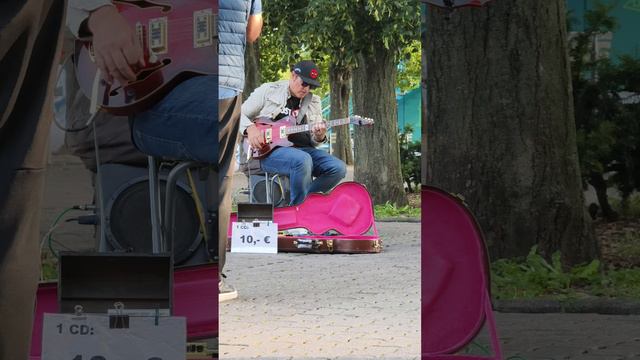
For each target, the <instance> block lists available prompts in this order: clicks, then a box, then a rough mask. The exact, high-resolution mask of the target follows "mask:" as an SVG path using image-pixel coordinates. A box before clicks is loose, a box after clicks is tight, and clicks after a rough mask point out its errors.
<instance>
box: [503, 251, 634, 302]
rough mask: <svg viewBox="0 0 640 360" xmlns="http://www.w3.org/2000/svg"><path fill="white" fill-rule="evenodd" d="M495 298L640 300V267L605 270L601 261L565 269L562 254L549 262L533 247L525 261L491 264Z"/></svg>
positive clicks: (558, 254) (509, 260)
mask: <svg viewBox="0 0 640 360" xmlns="http://www.w3.org/2000/svg"><path fill="white" fill-rule="evenodd" d="M491 276H492V278H491V287H492V295H493V297H494V298H495V299H531V298H547V299H556V300H570V299H577V298H581V297H589V296H600V297H611V298H638V299H640V268H638V267H634V268H628V269H623V268H610V269H606V270H603V269H602V266H601V263H600V261H598V260H594V261H592V262H591V263H589V264H585V265H581V266H576V267H574V268H572V269H569V270H564V269H563V268H562V265H561V262H560V253H555V254H553V256H552V259H551V262H548V261H547V260H545V259H544V258H543V257H542V256H540V255H539V254H538V253H537V247H533V248H532V249H531V251H530V252H529V254H528V255H527V257H526V258H525V259H520V260H513V259H501V260H498V261H495V262H494V263H492V264H491Z"/></svg>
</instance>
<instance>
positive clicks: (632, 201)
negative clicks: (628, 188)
mask: <svg viewBox="0 0 640 360" xmlns="http://www.w3.org/2000/svg"><path fill="white" fill-rule="evenodd" d="M610 203H611V207H612V208H613V209H614V210H615V211H616V212H617V213H618V214H621V215H622V216H624V217H627V218H635V219H637V218H640V194H638V193H635V194H633V195H631V196H629V198H628V199H627V201H625V202H623V201H622V200H620V199H617V198H611V199H610Z"/></svg>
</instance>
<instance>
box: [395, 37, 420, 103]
mask: <svg viewBox="0 0 640 360" xmlns="http://www.w3.org/2000/svg"><path fill="white" fill-rule="evenodd" d="M421 55H422V54H421V45H420V41H418V40H414V41H412V42H411V44H409V46H407V47H405V48H404V49H403V51H402V60H401V61H400V65H399V70H398V88H399V89H400V91H401V92H403V93H405V92H407V91H409V90H413V89H415V88H417V87H418V86H420V81H421V80H422V57H421Z"/></svg>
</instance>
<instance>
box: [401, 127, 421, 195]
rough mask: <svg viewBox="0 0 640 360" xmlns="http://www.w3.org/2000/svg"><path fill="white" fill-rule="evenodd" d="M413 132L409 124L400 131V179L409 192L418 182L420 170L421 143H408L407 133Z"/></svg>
mask: <svg viewBox="0 0 640 360" xmlns="http://www.w3.org/2000/svg"><path fill="white" fill-rule="evenodd" d="M412 132H413V128H412V127H411V126H410V125H407V126H405V127H404V132H402V133H400V135H399V138H400V139H399V140H400V166H401V169H402V180H403V181H404V184H405V185H406V187H407V189H408V190H409V192H413V191H414V186H416V188H417V186H418V185H419V184H420V171H421V168H422V164H421V161H420V151H421V148H422V145H421V144H420V142H419V141H414V142H411V143H409V142H408V141H407V134H410V133H412Z"/></svg>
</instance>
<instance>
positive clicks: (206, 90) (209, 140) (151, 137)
mask: <svg viewBox="0 0 640 360" xmlns="http://www.w3.org/2000/svg"><path fill="white" fill-rule="evenodd" d="M132 132H133V141H134V143H135V144H136V146H137V147H138V149H140V151H142V152H143V153H145V154H148V155H153V156H158V157H166V158H171V159H175V160H195V161H201V162H206V163H210V164H217V163H218V77H217V76H213V75H207V76H196V77H193V78H191V79H189V80H186V81H184V82H182V83H181V84H179V85H178V86H176V87H175V88H174V89H173V90H172V91H171V92H170V93H169V94H167V95H166V96H165V97H164V98H163V99H162V100H161V101H160V102H158V103H157V104H155V105H154V106H153V107H151V108H150V109H148V110H147V111H145V112H143V113H140V114H137V115H136V116H135V118H134V121H133V129H132Z"/></svg>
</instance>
